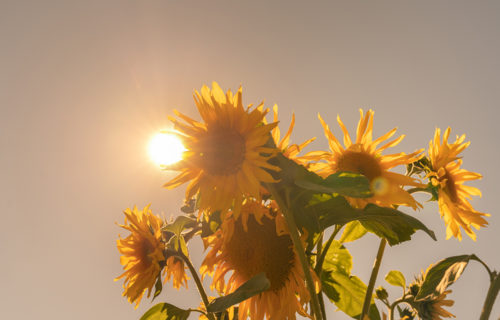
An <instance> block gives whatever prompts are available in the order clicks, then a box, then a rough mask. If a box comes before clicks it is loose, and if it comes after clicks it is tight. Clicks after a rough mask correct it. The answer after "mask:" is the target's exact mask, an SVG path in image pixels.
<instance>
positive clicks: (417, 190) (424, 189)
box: [406, 187, 429, 194]
mask: <svg viewBox="0 0 500 320" xmlns="http://www.w3.org/2000/svg"><path fill="white" fill-rule="evenodd" d="M406 192H408V193H409V194H412V193H415V192H426V193H429V190H427V188H418V187H415V188H410V189H408V190H406Z"/></svg>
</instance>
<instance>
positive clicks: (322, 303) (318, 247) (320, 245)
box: [315, 232, 328, 319]
mask: <svg viewBox="0 0 500 320" xmlns="http://www.w3.org/2000/svg"><path fill="white" fill-rule="evenodd" d="M323 233H324V232H321V235H320V236H319V239H318V243H317V245H316V267H317V266H318V259H319V258H320V252H321V253H322V252H323ZM327 250H328V249H327ZM315 270H316V269H315ZM316 275H317V276H318V278H320V279H321V274H320V273H317V272H316ZM318 300H319V306H320V308H321V317H322V318H323V319H326V307H325V300H324V299H323V292H320V293H319V294H318Z"/></svg>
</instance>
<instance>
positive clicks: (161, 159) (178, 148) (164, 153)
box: [149, 133, 186, 166]
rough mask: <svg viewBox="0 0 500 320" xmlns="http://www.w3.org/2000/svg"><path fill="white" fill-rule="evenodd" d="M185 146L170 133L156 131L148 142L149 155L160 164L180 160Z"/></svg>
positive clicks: (164, 164) (163, 164) (168, 163)
mask: <svg viewBox="0 0 500 320" xmlns="http://www.w3.org/2000/svg"><path fill="white" fill-rule="evenodd" d="M184 151H186V148H185V147H184V145H183V144H182V142H181V140H180V139H179V138H178V137H177V136H176V135H174V134H171V133H158V134H156V135H155V136H154V137H153V138H152V139H151V142H150V143H149V156H150V157H151V159H152V160H153V161H154V162H155V163H156V164H158V165H160V166H168V165H171V164H174V163H176V162H178V161H180V160H182V153H183V152H184Z"/></svg>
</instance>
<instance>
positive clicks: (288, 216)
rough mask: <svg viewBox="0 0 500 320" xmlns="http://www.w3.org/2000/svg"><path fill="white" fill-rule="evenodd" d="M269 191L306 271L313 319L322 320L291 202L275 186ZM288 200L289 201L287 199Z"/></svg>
mask: <svg viewBox="0 0 500 320" xmlns="http://www.w3.org/2000/svg"><path fill="white" fill-rule="evenodd" d="M268 187H269V191H271V194H272V195H273V197H274V199H275V200H276V202H277V203H278V206H279V207H280V209H281V212H283V215H284V216H285V220H286V223H287V226H288V230H289V232H290V238H291V239H292V242H293V246H294V247H295V251H297V255H298V257H299V260H300V264H301V265H302V270H303V271H304V276H305V278H306V285H307V289H308V290H309V294H310V296H311V309H312V313H313V314H312V316H313V319H318V320H319V319H321V311H320V310H321V307H320V304H319V299H318V295H317V294H316V290H315V286H314V281H313V278H312V275H311V270H310V266H309V262H308V261H307V257H306V254H305V251H304V246H303V245H302V242H301V241H300V236H299V232H298V231H297V224H296V223H295V219H294V217H293V213H292V212H290V211H289V206H288V204H289V202H288V201H286V202H285V201H284V200H283V198H282V197H281V195H280V194H279V193H278V192H277V190H276V188H275V187H274V186H273V185H271V184H270V185H268ZM287 200H288V199H287Z"/></svg>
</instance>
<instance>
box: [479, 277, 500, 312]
mask: <svg viewBox="0 0 500 320" xmlns="http://www.w3.org/2000/svg"><path fill="white" fill-rule="evenodd" d="M499 291H500V274H498V273H497V272H496V271H493V272H491V273H490V288H489V289H488V293H487V294H486V300H484V304H483V310H482V312H481V317H480V318H479V320H488V319H489V318H490V314H491V310H492V309H493V304H494V303H495V300H496V298H497V295H498V292H499Z"/></svg>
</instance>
